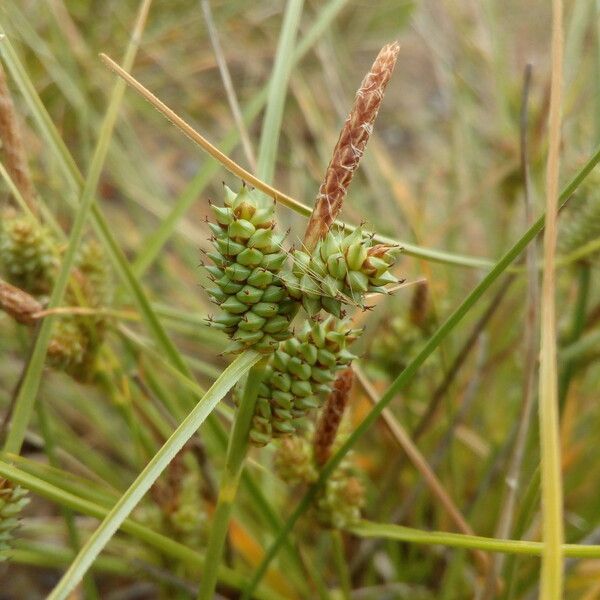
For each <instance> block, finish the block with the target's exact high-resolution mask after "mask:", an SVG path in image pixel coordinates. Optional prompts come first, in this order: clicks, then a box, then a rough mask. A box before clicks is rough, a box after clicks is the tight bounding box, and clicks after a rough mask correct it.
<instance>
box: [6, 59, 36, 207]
mask: <svg viewBox="0 0 600 600" xmlns="http://www.w3.org/2000/svg"><path fill="white" fill-rule="evenodd" d="M0 141H2V153H3V154H4V157H5V161H4V164H5V165H6V170H7V171H8V173H9V175H10V177H11V179H12V180H13V182H14V184H15V186H16V187H17V189H18V190H19V192H20V193H21V195H22V196H23V199H24V200H25V202H27V206H29V208H30V209H31V211H32V212H33V213H34V214H36V213H37V206H36V202H35V193H34V189H33V184H32V183H31V177H30V175H29V167H28V166H27V158H26V155H25V149H24V148H23V138H22V136H21V130H20V128H19V123H18V121H17V113H16V111H15V106H14V104H13V101H12V98H11V95H10V91H9V89H8V83H7V81H6V74H5V73H4V69H3V68H2V64H1V63H0Z"/></svg>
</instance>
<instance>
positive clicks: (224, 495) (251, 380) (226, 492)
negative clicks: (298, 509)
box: [198, 358, 268, 600]
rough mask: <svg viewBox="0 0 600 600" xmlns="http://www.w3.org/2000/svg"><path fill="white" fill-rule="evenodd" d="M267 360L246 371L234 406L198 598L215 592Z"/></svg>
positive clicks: (203, 598)
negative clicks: (239, 396) (238, 399)
mask: <svg viewBox="0 0 600 600" xmlns="http://www.w3.org/2000/svg"><path fill="white" fill-rule="evenodd" d="M267 361H268V359H267V358H263V359H262V360H261V361H260V362H259V363H257V364H256V365H255V366H254V367H252V369H250V371H249V372H248V378H247V380H246V384H245V386H244V392H243V394H242V399H241V402H240V406H239V408H238V410H237V414H236V417H235V421H234V423H233V429H232V431H231V435H230V436H229V442H228V444H227V457H226V458H225V469H224V471H223V475H222V478H221V484H220V486H219V498H218V500H217V508H216V510H215V513H214V515H213V518H212V527H211V528H210V536H209V538H208V546H207V550H206V558H205V560H204V568H203V569H202V572H203V574H204V578H203V580H202V583H201V584H200V589H199V591H198V600H211V599H212V598H213V596H214V593H215V586H216V584H217V568H216V566H217V565H218V564H219V563H220V562H221V557H222V556H223V548H224V546H225V540H226V538H227V531H228V529H229V519H230V517H231V510H232V508H233V503H234V501H235V497H236V494H237V489H238V486H239V482H240V475H241V473H242V469H243V466H244V459H245V457H246V452H247V450H248V436H249V433H250V426H251V424H252V417H253V416H254V407H255V405H256V398H257V396H258V388H259V386H260V384H261V383H262V380H263V377H264V375H265V367H266V366H267Z"/></svg>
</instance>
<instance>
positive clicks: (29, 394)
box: [5, 0, 151, 454]
mask: <svg viewBox="0 0 600 600" xmlns="http://www.w3.org/2000/svg"><path fill="white" fill-rule="evenodd" d="M150 4H151V0H143V1H142V3H141V4H140V8H139V12H138V16H137V20H136V24H135V27H134V29H133V32H132V36H131V41H130V43H129V46H128V48H127V50H126V52H125V57H124V59H123V64H124V65H126V66H127V67H128V68H131V66H132V65H133V61H134V60H135V56H136V54H137V50H138V47H139V43H140V37H141V33H142V31H143V29H144V26H145V23H146V18H147V16H148V11H149V10H150ZM124 93H125V85H124V84H123V82H122V81H117V82H116V83H115V87H114V89H113V91H112V93H111V97H110V102H109V105H108V109H107V111H106V117H105V119H104V122H103V124H102V129H101V131H100V137H99V139H98V143H97V146H96V149H95V152H94V156H93V158H92V162H91V165H90V171H89V174H88V177H87V179H86V181H85V185H84V186H83V190H82V193H81V201H80V204H79V207H78V209H77V213H76V215H75V221H74V222H73V226H72V228H71V233H70V235H69V243H68V246H67V249H66V251H65V254H64V257H63V261H62V264H61V268H60V271H59V273H58V276H57V279H56V283H55V285H54V289H53V290H52V295H51V297H50V302H49V304H48V308H49V309H52V308H55V307H57V306H59V305H60V303H61V301H62V298H63V296H64V293H65V291H66V289H67V285H68V282H69V276H70V272H71V268H72V266H73V263H74V262H75V256H76V252H77V249H78V247H79V243H80V242H81V238H82V236H83V229H84V226H85V223H86V221H87V218H88V215H89V213H90V210H91V207H92V203H93V201H94V195H95V193H96V187H97V185H98V181H99V180H100V174H101V172H102V168H103V166H104V161H105V159H106V154H107V152H108V145H109V143H110V138H111V136H112V132H113V129H114V125H115V122H116V120H117V114H118V110H119V105H120V103H121V100H122V98H123V94H124ZM53 324H54V319H53V318H52V317H50V318H46V319H44V321H43V323H42V325H41V327H40V329H39V333H38V336H37V338H36V341H35V346H34V348H33V352H32V354H31V359H30V361H29V363H28V364H27V367H26V371H25V375H24V377H23V381H22V384H21V386H20V387H19V391H18V393H17V397H16V399H15V410H14V415H13V418H12V419H11V426H10V430H9V432H8V436H7V439H6V446H5V450H6V451H7V452H13V453H15V454H18V453H19V451H20V449H21V445H22V443H23V439H24V436H25V431H26V429H27V425H28V423H29V420H30V418H31V414H32V411H33V406H34V403H35V398H36V396H37V392H38V389H39V385H40V379H41V376H42V372H43V370H44V362H45V360H46V352H47V350H48V345H49V343H50V339H51V336H52V326H53Z"/></svg>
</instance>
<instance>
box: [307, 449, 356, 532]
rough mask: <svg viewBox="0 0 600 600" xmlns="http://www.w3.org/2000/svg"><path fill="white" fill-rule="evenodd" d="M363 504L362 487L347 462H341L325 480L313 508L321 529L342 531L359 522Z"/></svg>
mask: <svg viewBox="0 0 600 600" xmlns="http://www.w3.org/2000/svg"><path fill="white" fill-rule="evenodd" d="M364 504H365V489H364V486H363V484H362V483H361V481H360V479H358V477H356V475H354V474H353V473H352V468H351V466H350V464H349V462H348V461H343V462H342V464H341V465H340V466H339V467H338V468H337V469H336V470H335V471H334V472H333V473H332V475H331V477H329V478H328V479H327V482H326V483H325V485H324V487H323V488H322V489H321V491H320V492H319V496H318V497H317V499H316V501H315V505H314V507H313V508H314V513H315V516H316V518H317V520H318V521H319V523H320V524H321V525H322V526H323V527H330V528H333V529H344V528H346V527H348V526H350V525H352V524H354V523H356V522H357V521H359V520H360V512H361V509H362V507H363V506H364Z"/></svg>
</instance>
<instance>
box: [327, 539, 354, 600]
mask: <svg viewBox="0 0 600 600" xmlns="http://www.w3.org/2000/svg"><path fill="white" fill-rule="evenodd" d="M331 541H332V542H333V560H334V561H335V566H336V569H337V572H338V577H339V583H340V587H341V589H342V598H343V599H344V600H350V597H351V591H352V585H351V582H350V573H349V572H348V563H347V562H346V557H345V556H344V540H343V538H342V532H341V531H339V530H337V529H336V530H335V531H332V532H331Z"/></svg>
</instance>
